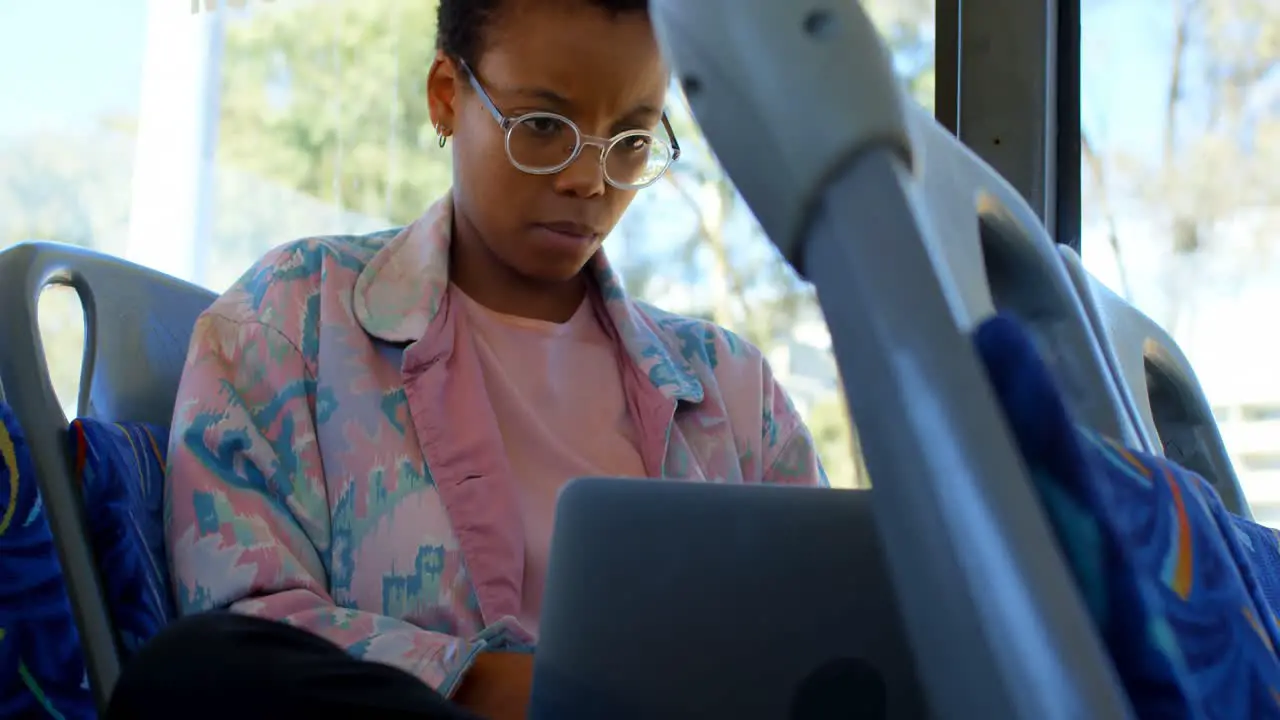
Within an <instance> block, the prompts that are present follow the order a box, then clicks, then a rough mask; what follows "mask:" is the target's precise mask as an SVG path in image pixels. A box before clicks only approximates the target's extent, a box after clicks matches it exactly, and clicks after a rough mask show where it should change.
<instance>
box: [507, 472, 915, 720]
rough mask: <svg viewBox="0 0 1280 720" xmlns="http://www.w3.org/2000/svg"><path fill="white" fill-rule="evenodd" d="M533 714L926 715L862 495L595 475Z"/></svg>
mask: <svg viewBox="0 0 1280 720" xmlns="http://www.w3.org/2000/svg"><path fill="white" fill-rule="evenodd" d="M555 528H556V529H555V535H554V537H553V539H552V544H551V559H550V567H549V568H548V577H547V587H546V594H545V596H544V599H543V608H542V618H541V632H540V639H539V642H538V648H537V652H536V655H535V658H534V675H533V691H532V696H531V698H530V705H529V717H530V718H531V719H532V720H553V719H554V720H580V719H585V718H593V719H594V718H605V719H608V720H650V719H655V720H682V719H684V718H699V719H700V720H701V719H707V718H733V719H734V720H756V719H757V718H758V719H759V720H786V719H792V720H826V719H827V718H859V719H861V720H879V719H881V718H884V719H887V720H916V719H918V718H926V717H928V716H929V715H928V713H927V709H926V707H925V701H924V693H923V689H922V688H921V687H920V686H919V684H918V681H917V676H916V671H915V668H914V661H913V659H912V653H911V651H910V646H909V644H908V642H907V639H906V637H905V634H904V629H903V627H902V623H901V621H900V618H899V616H898V612H897V603H896V602H895V600H894V593H893V590H892V587H891V584H890V580H889V577H888V575H887V574H886V572H885V568H884V565H883V562H882V559H881V553H880V550H879V547H878V541H877V539H876V533H875V527H874V526H873V523H872V515H871V505H870V494H869V491H865V490H827V489H815V488H800V487H784V486H761V485H719V484H711V483H692V482H678V481H662V480H637V479H621V478H584V479H579V480H575V481H573V482H572V483H570V484H569V485H568V486H566V487H565V489H564V490H563V491H562V493H561V495H560V499H559V504H558V506H557V509H556V526H555Z"/></svg>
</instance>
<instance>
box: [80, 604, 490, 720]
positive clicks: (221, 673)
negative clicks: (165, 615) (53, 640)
mask: <svg viewBox="0 0 1280 720" xmlns="http://www.w3.org/2000/svg"><path fill="white" fill-rule="evenodd" d="M318 716H325V717H341V718H357V719H359V720H364V718H369V719H370V720H379V719H381V718H386V719H387V720H393V719H398V718H406V719H407V718H414V719H415V720H430V719H433V718H439V719H441V720H478V719H477V717H476V716H475V715H473V714H472V713H470V712H467V711H466V710H463V709H461V708H459V707H457V706H455V705H452V704H451V703H450V702H449V701H447V700H445V699H444V697H443V696H441V695H440V694H439V693H437V692H436V691H435V690H432V689H431V688H430V687H428V686H427V685H426V684H424V683H423V682H422V681H420V680H418V679H417V678H416V677H414V676H412V675H410V674H409V673H407V672H404V671H402V670H399V669H397V668H393V667H391V666H390V665H382V664H378V663H372V662H364V661H361V660H357V659H355V658H353V657H351V656H350V655H348V654H347V653H346V652H345V651H343V650H342V649H341V648H339V647H338V646H336V645H333V644H332V643H330V642H328V641H327V640H324V639H323V638H320V637H318V636H316V635H314V634H312V633H309V632H307V631H305V630H300V629H298V628H295V627H291V626H289V625H285V624H283V623H276V622H271V621H269V620H261V619H258V618H252V617H245V616H242V615H236V614H233V613H230V612H212V613H206V614H203V615H195V616H192V617H188V618H184V619H182V620H180V621H178V622H176V623H174V624H173V625H171V626H170V627H168V628H165V630H164V631H163V632H161V633H160V634H159V635H157V636H156V637H155V638H154V639H153V640H152V641H151V642H149V643H147V645H146V646H145V647H144V648H143V649H142V652H141V653H139V654H138V656H137V657H135V658H134V659H133V660H131V661H130V662H129V664H128V665H127V666H126V667H125V669H124V673H123V674H122V676H121V677H120V681H119V683H118V684H117V685H116V689H115V692H114V694H113V695H112V697H111V705H110V707H109V708H108V710H107V716H106V719H105V720H174V719H175V718H182V720H268V719H272V720H274V719H275V718H281V719H284V718H295V717H296V718H308V717H318Z"/></svg>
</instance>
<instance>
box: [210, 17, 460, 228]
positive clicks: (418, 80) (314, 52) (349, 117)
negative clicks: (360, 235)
mask: <svg viewBox="0 0 1280 720" xmlns="http://www.w3.org/2000/svg"><path fill="white" fill-rule="evenodd" d="M435 10H436V3H435V2H429V1H427V0H361V1H360V2H354V1H348V2H315V3H305V4H288V5H283V6H279V7H271V6H267V7H264V8H262V9H260V10H258V11H255V12H254V13H252V14H251V15H250V16H249V18H248V19H243V20H237V21H236V22H234V23H232V24H231V25H230V27H229V28H228V31H227V38H226V49H225V52H224V57H225V60H224V65H223V88H222V98H223V103H222V118H221V123H220V127H219V133H220V134H219V142H218V150H219V159H220V160H221V161H222V162H224V163H226V164H228V165H231V166H233V167H236V168H239V169H242V170H246V171H250V172H252V173H254V174H256V175H259V176H261V177H264V178H267V179H269V180H272V181H275V182H277V183H280V184H282V185H285V186H287V187H289V188H293V189H295V190H298V191H300V192H302V193H305V194H307V195H310V196H312V197H315V198H319V199H321V200H325V201H327V202H329V203H332V204H335V205H338V206H341V207H343V208H345V209H347V210H350V211H354V212H357V213H361V214H364V215H368V216H372V217H382V218H386V219H388V220H390V221H391V222H393V223H396V224H401V223H407V222H410V221H412V220H413V219H414V218H417V217H418V216H419V215H421V214H422V211H423V210H424V209H425V208H426V206H427V205H428V204H430V203H431V202H432V201H433V200H435V199H436V198H437V197H439V196H440V195H441V194H443V193H444V192H445V191H446V190H447V189H448V187H449V177H450V157H449V154H448V153H447V152H446V151H444V150H441V149H440V148H439V147H437V145H436V135H435V131H434V129H433V128H432V126H431V119H430V115H429V113H428V108H427V99H426V80H427V72H428V70H429V69H430V67H431V62H432V60H433V59H434V57H435Z"/></svg>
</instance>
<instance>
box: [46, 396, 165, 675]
mask: <svg viewBox="0 0 1280 720" xmlns="http://www.w3.org/2000/svg"><path fill="white" fill-rule="evenodd" d="M70 430H71V431H70V433H69V439H70V443H71V452H72V453H73V455H72V456H73V457H74V459H75V470H76V474H77V476H78V477H79V478H80V481H81V484H82V488H83V493H84V502H85V514H86V519H87V524H88V529H89V541H90V543H91V545H92V546H93V550H94V555H95V556H96V558H97V562H98V567H99V569H100V571H101V573H102V580H103V585H104V586H105V587H104V589H105V592H106V594H107V607H108V610H109V612H110V613H111V619H112V622H113V623H114V625H115V627H116V632H117V633H118V636H119V639H120V644H121V651H122V653H123V655H124V659H125V660H127V659H128V658H129V657H131V656H132V655H133V654H134V653H136V652H137V651H138V649H139V648H141V647H142V645H143V644H144V643H146V642H147V640H150V639H151V637H153V636H154V635H155V634H156V633H158V632H159V631H160V630H161V629H162V628H163V627H164V626H165V625H167V624H168V623H169V621H170V620H172V619H173V618H174V616H175V611H174V605H173V596H172V593H171V592H170V586H169V570H168V565H167V561H166V559H165V552H164V524H163V523H164V464H165V457H164V448H165V444H166V443H167V442H168V434H167V432H166V431H165V429H164V428H160V427H156V426H153V425H146V424H142V423H106V422H101V421H97V420H89V419H79V420H75V421H74V422H72V423H71V429H70Z"/></svg>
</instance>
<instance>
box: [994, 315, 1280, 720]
mask: <svg viewBox="0 0 1280 720" xmlns="http://www.w3.org/2000/svg"><path fill="white" fill-rule="evenodd" d="M975 340H976V344H977V347H978V350H979V353H980V355H981V356H982V358H983V360H984V362H985V363H986V366H987V371H988V376H989V378H990V380H991V382H992V385H993V386H994V389H995V390H996V393H997V395H998V396H999V398H1000V401H1001V403H1002V405H1003V407H1004V410H1005V413H1006V415H1007V417H1008V419H1009V424H1010V426H1011V428H1012V430H1013V432H1014V435H1015V436H1016V438H1017V442H1018V445H1019V448H1020V450H1021V451H1022V454H1023V457H1024V459H1025V460H1026V462H1027V466H1028V469H1029V471H1030V472H1031V475H1032V479H1033V481H1034V482H1035V484H1036V490H1037V491H1038V494H1039V496H1040V499H1041V501H1042V503H1043V506H1044V508H1045V510H1046V515H1047V517H1048V519H1049V521H1050V523H1051V525H1052V526H1053V528H1054V530H1055V532H1056V534H1057V537H1058V540H1059V542H1060V544H1061V546H1062V549H1063V551H1064V555H1065V557H1066V560H1067V562H1068V564H1069V565H1070V567H1071V570H1072V572H1073V574H1074V576H1075V579H1076V582H1077V585H1078V587H1079V588H1080V591H1081V595H1082V598H1083V599H1084V601H1085V603H1086V604H1087V605H1088V608H1089V611H1090V613H1091V615H1092V617H1093V620H1094V622H1095V623H1096V625H1097V627H1098V630H1099V632H1100V635H1101V637H1102V639H1103V641H1104V642H1105V644H1106V647H1107V649H1108V651H1109V652H1110V654H1111V658H1112V661H1113V663H1114V665H1115V668H1116V671H1117V673H1118V675H1119V678H1120V680H1121V681H1122V682H1123V684H1124V686H1125V689H1126V690H1127V692H1128V695H1129V698H1130V701H1131V702H1132V704H1133V707H1134V710H1135V712H1136V714H1137V716H1138V717H1141V718H1161V719H1162V720H1177V719H1180V718H1188V719H1189V718H1250V719H1251V720H1260V719H1262V718H1280V659H1277V655H1276V649H1275V648H1276V644H1277V642H1280V628H1278V627H1277V625H1276V621H1275V610H1274V608H1275V606H1273V605H1272V603H1273V602H1275V601H1276V599H1277V596H1276V593H1275V589H1276V588H1280V573H1278V572H1277V570H1278V569H1280V553H1278V549H1277V548H1278V546H1277V543H1276V539H1275V534H1274V533H1273V532H1272V531H1270V530H1268V529H1266V528H1263V527H1261V526H1259V525H1256V524H1254V523H1250V522H1248V521H1247V520H1244V519H1243V518H1239V517H1236V516H1233V515H1231V514H1230V513H1228V512H1227V510H1226V509H1225V508H1224V507H1223V505H1222V502H1221V500H1220V499H1219V497H1218V495H1217V493H1216V492H1215V491H1214V489H1213V487H1212V486H1211V485H1210V484H1209V483H1208V482H1207V481H1205V480H1204V479H1203V478H1201V477H1199V476H1197V475H1195V474H1194V473H1191V472H1189V471H1187V470H1185V469H1183V468H1181V467H1179V466H1178V465H1177V464H1175V463H1172V462H1170V461H1168V460H1166V459H1164V458H1159V457H1153V456H1150V455H1145V454H1143V453H1140V452H1135V451H1133V450H1131V449H1128V448H1125V447H1122V446H1121V445H1118V444H1116V443H1115V442H1112V441H1111V440H1108V439H1106V438H1102V437H1099V436H1097V435H1096V434H1094V433H1092V432H1090V431H1088V430H1083V429H1080V428H1078V427H1076V426H1075V425H1074V424H1073V423H1072V420H1071V418H1070V416H1069V415H1068V412H1067V410H1066V406H1065V404H1064V402H1063V400H1062V397H1061V395H1060V394H1059V392H1058V388H1057V387H1056V386H1055V384H1054V381H1053V379H1052V378H1051V376H1050V374H1049V372H1048V370H1047V369H1046V367H1045V364H1044V362H1043V361H1042V360H1041V358H1040V356H1039V354H1038V353H1037V351H1036V349H1035V347H1034V346H1033V345H1032V343H1031V341H1030V340H1029V338H1028V337H1027V335H1026V334H1025V333H1024V332H1023V331H1022V329H1021V327H1020V326H1019V325H1018V323H1017V322H1016V321H1014V320H1013V319H1011V318H1008V317H997V318H994V319H992V320H989V321H988V322H986V323H984V324H983V325H982V326H981V327H979V329H978V331H977V332H976V334H975Z"/></svg>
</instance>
